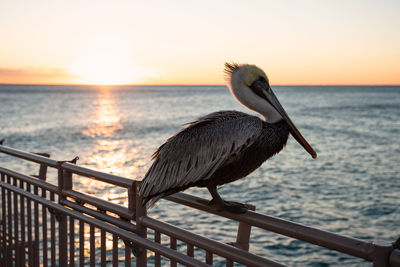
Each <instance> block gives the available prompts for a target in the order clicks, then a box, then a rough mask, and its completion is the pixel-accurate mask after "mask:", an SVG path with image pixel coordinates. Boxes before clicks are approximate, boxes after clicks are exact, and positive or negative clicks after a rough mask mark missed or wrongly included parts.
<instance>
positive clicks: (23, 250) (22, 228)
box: [19, 180, 26, 265]
mask: <svg viewBox="0 0 400 267" xmlns="http://www.w3.org/2000/svg"><path fill="white" fill-rule="evenodd" d="M19 187H20V188H21V189H22V190H24V181H22V180H20V181H19ZM19 200H20V209H21V216H20V220H21V263H22V265H26V262H25V247H26V241H25V208H26V207H25V198H24V197H23V196H19Z"/></svg>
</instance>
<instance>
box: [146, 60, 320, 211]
mask: <svg viewBox="0 0 400 267" xmlns="http://www.w3.org/2000/svg"><path fill="white" fill-rule="evenodd" d="M225 72H226V74H227V75H228V77H229V78H230V86H229V87H230V90H231V93H232V94H233V95H234V96H235V98H236V100H237V101H238V102H240V103H241V104H242V105H244V106H245V107H247V108H248V109H250V110H253V111H255V112H257V113H259V114H261V115H262V116H263V117H264V118H265V120H262V119H260V118H259V117H256V116H252V115H249V114H246V113H243V112H239V111H218V112H214V113H211V114H208V115H206V116H203V117H200V118H199V119H197V120H196V121H194V122H191V123H189V124H188V127H186V128H185V129H183V130H181V131H180V132H178V133H177V134H175V135H174V136H172V137H170V138H169V139H168V140H167V141H166V142H165V143H164V144H163V145H161V146H160V147H159V148H158V150H157V151H156V152H155V153H154V154H153V160H155V161H154V163H153V165H152V166H151V167H150V169H149V170H148V172H147V173H146V175H145V177H144V179H143V181H142V183H141V185H140V194H141V195H142V196H143V204H145V203H147V202H149V205H150V206H151V205H152V204H154V202H156V201H157V200H159V199H160V198H162V197H164V196H168V195H171V194H174V193H176V192H179V191H183V190H185V189H187V188H189V187H192V186H198V187H207V189H208V191H209V192H210V194H211V196H212V200H211V201H210V205H216V206H217V209H218V210H227V211H230V212H234V213H244V212H246V211H247V206H246V205H244V204H241V203H237V202H228V201H224V200H223V199H222V198H221V197H220V195H219V194H218V192H217V186H220V185H223V184H226V183H230V182H233V181H236V180H237V179H240V178H243V177H246V176H247V175H248V174H250V173H251V172H253V171H254V170H255V169H257V168H258V167H260V166H261V164H262V163H263V162H264V161H266V160H267V159H268V158H270V157H271V156H273V155H275V154H276V153H278V152H279V151H281V150H282V148H283V147H284V146H285V145H286V141H287V139H288V137H289V133H291V134H292V136H293V137H294V138H295V139H296V140H297V141H298V142H299V143H300V144H301V145H302V146H303V147H304V149H305V150H306V151H307V152H308V153H310V154H311V156H312V157H313V158H316V157H317V154H316V153H315V151H314V150H313V149H312V148H311V146H310V145H309V144H308V143H307V141H306V140H305V139H304V137H303V136H302V135H301V134H300V132H299V131H298V130H297V128H296V126H295V125H294V124H293V122H292V121H291V120H290V118H289V116H288V115H287V114H286V112H285V110H284V109H283V107H282V106H281V104H280V103H279V101H278V99H277V98H276V96H275V94H274V93H273V91H272V89H271V87H270V85H269V81H268V78H267V75H266V74H265V73H264V71H262V70H261V69H260V68H258V67H256V66H254V65H247V64H246V65H238V64H228V63H225Z"/></svg>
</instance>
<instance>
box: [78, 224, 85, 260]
mask: <svg viewBox="0 0 400 267" xmlns="http://www.w3.org/2000/svg"><path fill="white" fill-rule="evenodd" d="M84 227H85V225H84V223H83V221H81V220H79V266H80V267H83V266H85V229H84Z"/></svg>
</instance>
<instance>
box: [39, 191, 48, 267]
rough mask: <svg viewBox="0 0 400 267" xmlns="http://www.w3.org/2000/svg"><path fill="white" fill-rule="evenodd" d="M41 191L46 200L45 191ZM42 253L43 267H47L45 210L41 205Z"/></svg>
mask: <svg viewBox="0 0 400 267" xmlns="http://www.w3.org/2000/svg"><path fill="white" fill-rule="evenodd" d="M41 189H42V198H44V199H46V198H47V196H46V190H45V189H44V188H41ZM42 236H43V237H42V238H43V240H42V247H43V250H42V253H43V266H44V267H47V266H48V265H49V263H48V260H49V259H48V251H47V250H48V244H47V208H46V207H45V206H44V205H42Z"/></svg>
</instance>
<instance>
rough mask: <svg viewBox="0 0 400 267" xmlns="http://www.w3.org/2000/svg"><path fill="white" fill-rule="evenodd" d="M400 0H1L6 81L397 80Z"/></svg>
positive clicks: (1, 71) (1, 61) (0, 59)
mask: <svg viewBox="0 0 400 267" xmlns="http://www.w3.org/2000/svg"><path fill="white" fill-rule="evenodd" d="M399 14H400V1H396V0H394V1H366V0H365V1H348V0H346V1H318V0H315V1H234V0H230V1H184V0H169V1H154V0H153V1H151V0H150V1H132V0H131V1H99V0H96V1H90V0H86V1H75V0H70V1H54V0H41V1H33V0H2V1H0V36H1V41H0V83H23V84H25V83H29V84H37V83H44V84H224V83H225V81H224V74H223V64H224V62H225V61H229V62H230V61H234V62H239V63H251V64H256V65H259V66H260V67H262V68H263V69H264V70H265V71H266V73H267V74H268V76H269V77H270V81H271V83H272V84H310V85H314V84H400V15H399Z"/></svg>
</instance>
